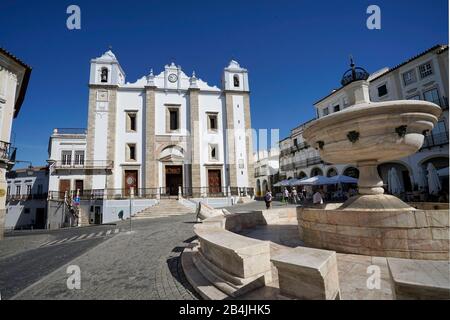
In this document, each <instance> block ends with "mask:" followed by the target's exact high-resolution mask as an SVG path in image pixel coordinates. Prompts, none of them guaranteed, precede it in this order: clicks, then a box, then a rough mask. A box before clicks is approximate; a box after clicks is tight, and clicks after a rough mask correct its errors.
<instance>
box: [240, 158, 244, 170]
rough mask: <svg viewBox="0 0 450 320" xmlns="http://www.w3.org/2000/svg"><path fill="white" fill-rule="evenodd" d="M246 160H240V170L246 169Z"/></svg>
mask: <svg viewBox="0 0 450 320" xmlns="http://www.w3.org/2000/svg"><path fill="white" fill-rule="evenodd" d="M244 167H245V166H244V159H239V169H244Z"/></svg>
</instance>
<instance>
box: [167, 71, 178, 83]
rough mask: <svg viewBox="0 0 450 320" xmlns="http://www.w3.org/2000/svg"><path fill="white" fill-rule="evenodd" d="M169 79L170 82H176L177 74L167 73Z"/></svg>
mask: <svg viewBox="0 0 450 320" xmlns="http://www.w3.org/2000/svg"><path fill="white" fill-rule="evenodd" d="M168 79H169V81H170V82H172V83H173V82H177V80H178V76H177V75H176V74H175V73H171V74H169V78H168Z"/></svg>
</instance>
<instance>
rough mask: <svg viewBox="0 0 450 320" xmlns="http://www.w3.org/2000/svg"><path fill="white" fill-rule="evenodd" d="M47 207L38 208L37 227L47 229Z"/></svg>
mask: <svg viewBox="0 0 450 320" xmlns="http://www.w3.org/2000/svg"><path fill="white" fill-rule="evenodd" d="M45 220H46V219H45V208H36V223H35V224H36V229H45Z"/></svg>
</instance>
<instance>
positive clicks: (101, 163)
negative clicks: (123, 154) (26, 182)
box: [53, 160, 114, 170]
mask: <svg viewBox="0 0 450 320" xmlns="http://www.w3.org/2000/svg"><path fill="white" fill-rule="evenodd" d="M113 165H114V162H113V161H112V160H78V161H64V160H62V161H56V162H55V164H54V166H53V167H54V168H55V169H59V170H64V169H112V168H113Z"/></svg>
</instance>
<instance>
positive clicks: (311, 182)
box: [298, 176, 336, 186]
mask: <svg viewBox="0 0 450 320" xmlns="http://www.w3.org/2000/svg"><path fill="white" fill-rule="evenodd" d="M298 183H299V184H300V185H306V186H321V185H326V184H336V182H334V181H333V180H331V178H328V177H324V176H315V177H311V178H308V179H303V180H301V181H299V182H298Z"/></svg>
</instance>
